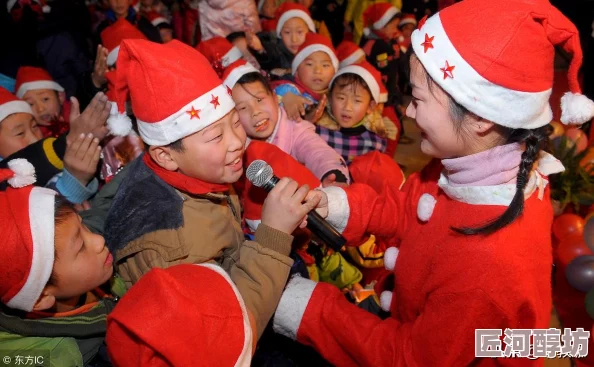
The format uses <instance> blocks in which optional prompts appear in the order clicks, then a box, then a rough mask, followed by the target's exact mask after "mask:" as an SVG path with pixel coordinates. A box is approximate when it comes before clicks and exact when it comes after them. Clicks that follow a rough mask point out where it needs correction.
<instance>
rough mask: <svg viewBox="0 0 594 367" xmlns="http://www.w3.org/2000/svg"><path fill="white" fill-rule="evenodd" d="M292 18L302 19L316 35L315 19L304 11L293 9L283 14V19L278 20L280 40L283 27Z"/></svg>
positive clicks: (277, 26) (277, 31) (277, 27)
mask: <svg viewBox="0 0 594 367" xmlns="http://www.w3.org/2000/svg"><path fill="white" fill-rule="evenodd" d="M291 18H300V19H302V20H303V21H304V22H305V24H307V28H309V30H310V31H312V32H313V33H316V25H315V24H314V22H313V19H311V17H310V16H309V14H307V13H306V12H304V11H303V10H299V9H291V10H288V11H286V12H284V13H283V15H281V17H280V18H279V19H278V23H276V35H277V37H278V38H281V31H282V30H283V26H284V25H285V23H286V22H287V20H289V19H291Z"/></svg>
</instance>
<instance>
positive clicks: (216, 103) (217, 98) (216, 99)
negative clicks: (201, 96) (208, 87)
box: [210, 94, 221, 110]
mask: <svg viewBox="0 0 594 367" xmlns="http://www.w3.org/2000/svg"><path fill="white" fill-rule="evenodd" d="M211 96H212V99H211V101H210V103H212V105H213V106H214V108H215V110H216V109H217V106H220V105H221V104H220V103H219V97H215V95H214V94H211Z"/></svg>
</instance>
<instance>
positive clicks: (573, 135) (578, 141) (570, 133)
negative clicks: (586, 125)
mask: <svg viewBox="0 0 594 367" xmlns="http://www.w3.org/2000/svg"><path fill="white" fill-rule="evenodd" d="M565 136H567V138H568V139H569V140H571V141H572V142H573V144H575V145H576V149H575V153H576V154H577V153H581V152H583V151H584V150H586V148H587V147H588V137H587V136H586V134H585V133H584V132H583V131H582V130H580V129H578V128H575V127H572V128H570V129H567V130H566V131H565Z"/></svg>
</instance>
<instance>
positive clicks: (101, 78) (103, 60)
mask: <svg viewBox="0 0 594 367" xmlns="http://www.w3.org/2000/svg"><path fill="white" fill-rule="evenodd" d="M107 55H108V52H107V49H106V48H105V47H103V46H101V45H99V46H97V57H96V58H95V66H94V67H93V73H92V74H91V79H92V80H93V85H94V86H95V88H101V87H103V86H104V85H105V83H107V79H106V78H105V73H106V72H107Z"/></svg>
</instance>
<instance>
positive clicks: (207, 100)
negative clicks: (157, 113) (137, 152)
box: [136, 84, 235, 146]
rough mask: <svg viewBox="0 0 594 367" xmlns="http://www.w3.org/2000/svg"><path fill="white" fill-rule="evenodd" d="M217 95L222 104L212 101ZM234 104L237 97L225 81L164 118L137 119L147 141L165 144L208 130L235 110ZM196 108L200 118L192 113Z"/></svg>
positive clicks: (153, 143) (143, 137)
mask: <svg viewBox="0 0 594 367" xmlns="http://www.w3.org/2000/svg"><path fill="white" fill-rule="evenodd" d="M217 98H218V105H217V106H216V107H215V103H211V101H212V100H213V99H217ZM234 107H235V103H234V102H233V98H231V96H230V95H229V93H228V92H227V88H226V87H225V86H224V85H222V84H221V85H218V86H216V87H215V88H214V89H212V90H210V91H208V92H206V93H204V94H203V95H201V96H200V97H198V98H196V99H195V100H193V101H191V102H189V103H188V104H186V105H185V106H183V107H182V108H180V109H179V110H178V111H177V112H175V113H173V114H172V115H170V116H168V117H167V118H165V119H163V120H161V121H158V122H146V121H142V120H140V119H137V120H136V122H137V123H138V130H139V132H140V136H141V137H142V140H143V141H144V142H145V143H147V144H149V145H153V146H163V145H168V144H171V143H173V142H174V141H177V140H179V139H181V138H185V137H186V136H189V135H192V134H193V133H195V132H198V131H200V130H202V129H204V128H205V127H207V126H209V125H210V124H212V123H214V122H216V121H218V120H219V119H221V118H222V117H223V116H225V115H226V114H228V113H229V112H231V110H233V108H234ZM192 108H194V109H195V110H197V111H198V110H199V113H198V116H199V118H196V117H193V116H192V115H191V114H189V113H188V112H189V111H190V110H191V109H192Z"/></svg>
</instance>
